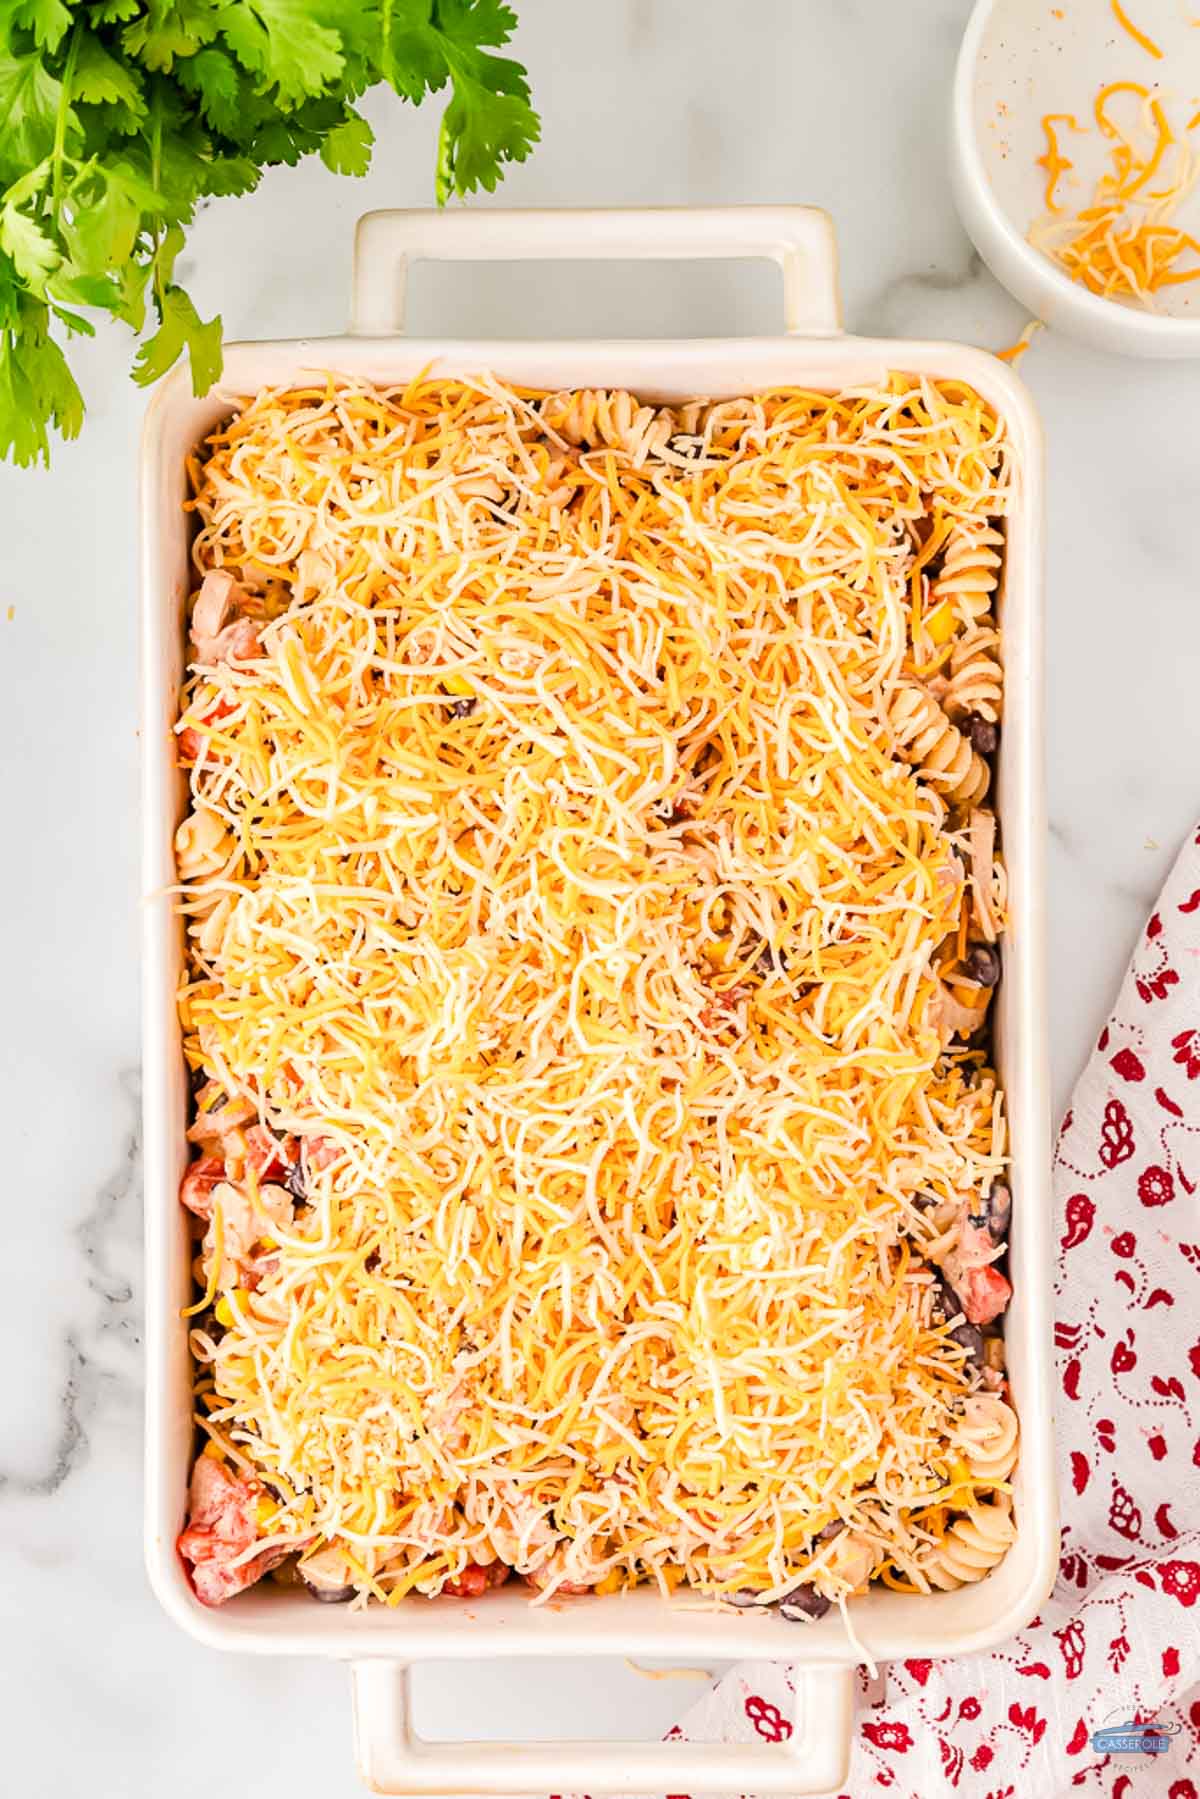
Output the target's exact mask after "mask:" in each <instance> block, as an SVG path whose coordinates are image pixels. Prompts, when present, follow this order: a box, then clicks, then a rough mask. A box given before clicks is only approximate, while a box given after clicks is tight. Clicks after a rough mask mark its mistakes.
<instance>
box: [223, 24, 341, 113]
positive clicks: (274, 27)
mask: <svg viewBox="0 0 1200 1799" xmlns="http://www.w3.org/2000/svg"><path fill="white" fill-rule="evenodd" d="M220 23H221V34H222V36H223V37H224V39H225V41H226V43H227V44H228V45H229V47H230V49H231V50H232V51H233V52H234V54H235V56H237V58H238V60H239V61H240V62H242V63H244V64H245V66H246V68H248V69H251V70H253V71H254V73H255V74H256V75H259V76H260V77H261V79H262V82H263V85H264V86H265V87H269V88H271V89H273V90H274V91H275V92H276V93H277V94H278V96H279V102H280V105H281V106H289V105H295V104H296V103H297V102H298V101H300V100H304V99H307V98H308V97H309V96H311V95H313V94H319V93H321V92H322V91H323V90H324V89H325V88H327V87H329V86H330V85H331V84H332V83H333V82H335V81H336V80H337V78H338V76H339V75H340V74H341V72H342V70H343V68H344V67H345V60H344V58H343V56H342V50H341V39H340V38H339V36H338V34H337V32H336V31H331V30H330V29H329V28H328V26H325V25H322V24H320V23H319V22H318V20H317V19H316V18H314V16H313V8H312V0H227V3H226V5H224V6H223V7H222V8H221V13H220Z"/></svg>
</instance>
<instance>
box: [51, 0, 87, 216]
mask: <svg viewBox="0 0 1200 1799" xmlns="http://www.w3.org/2000/svg"><path fill="white" fill-rule="evenodd" d="M82 38H83V21H82V20H79V21H78V22H77V23H76V26H75V29H74V30H73V31H72V33H71V42H70V43H69V44H68V45H67V60H66V63H65V64H64V66H63V72H62V84H61V86H60V88H59V90H58V113H57V116H56V117H55V120H54V149H53V151H52V153H51V157H52V169H53V173H52V175H51V188H50V191H51V195H52V202H53V209H54V222H55V225H56V226H57V224H58V214H59V209H60V208H61V206H62V198H63V163H64V162H65V160H66V152H67V120H68V118H69V117H70V113H71V83H72V82H73V81H74V79H75V64H76V63H77V62H78V61H79V45H80V43H81V41H82Z"/></svg>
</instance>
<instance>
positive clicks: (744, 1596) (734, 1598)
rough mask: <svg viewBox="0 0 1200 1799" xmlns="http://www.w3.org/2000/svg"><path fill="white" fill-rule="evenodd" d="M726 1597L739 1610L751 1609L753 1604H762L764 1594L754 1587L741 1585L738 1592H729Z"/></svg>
mask: <svg viewBox="0 0 1200 1799" xmlns="http://www.w3.org/2000/svg"><path fill="white" fill-rule="evenodd" d="M725 1597H726V1598H727V1599H728V1601H729V1603H730V1605H736V1606H737V1607H738V1609H739V1611H749V1610H750V1608H751V1607H752V1606H755V1605H761V1604H762V1594H761V1593H756V1592H755V1591H754V1588H753V1587H739V1588H738V1590H737V1592H736V1593H727V1594H726V1595H725Z"/></svg>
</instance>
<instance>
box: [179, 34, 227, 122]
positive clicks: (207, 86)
mask: <svg viewBox="0 0 1200 1799" xmlns="http://www.w3.org/2000/svg"><path fill="white" fill-rule="evenodd" d="M179 80H180V82H181V83H182V85H183V86H184V87H186V88H187V90H188V92H189V93H192V94H195V95H196V98H197V99H198V100H199V102H200V110H201V111H202V112H203V114H204V116H205V118H206V119H207V120H208V121H209V123H210V124H211V125H215V126H216V128H217V130H218V131H221V132H224V133H225V134H226V136H236V134H237V131H238V125H239V119H240V116H241V115H240V111H239V105H238V103H239V100H240V99H241V92H242V78H241V76H240V75H239V73H238V70H237V68H236V66H235V65H234V63H233V61H232V59H231V58H230V57H229V56H227V55H226V53H225V51H224V50H220V49H217V48H216V46H215V45H213V46H210V48H208V49H206V50H199V51H197V53H196V55H195V56H189V57H188V58H187V60H186V61H185V62H181V63H180V65H179Z"/></svg>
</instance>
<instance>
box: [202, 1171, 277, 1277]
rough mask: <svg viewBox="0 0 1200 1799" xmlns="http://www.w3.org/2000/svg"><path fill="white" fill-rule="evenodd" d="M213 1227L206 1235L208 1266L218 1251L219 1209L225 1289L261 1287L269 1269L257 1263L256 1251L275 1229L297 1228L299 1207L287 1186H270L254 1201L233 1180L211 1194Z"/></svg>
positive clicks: (206, 1267)
mask: <svg viewBox="0 0 1200 1799" xmlns="http://www.w3.org/2000/svg"><path fill="white" fill-rule="evenodd" d="M209 1205H210V1211H209V1214H208V1217H209V1225H208V1229H207V1231H206V1232H205V1233H204V1267H205V1270H206V1272H207V1269H208V1265H209V1261H210V1259H211V1257H212V1256H214V1255H215V1254H216V1250H217V1209H218V1207H219V1208H220V1216H221V1238H220V1241H221V1269H220V1273H219V1275H218V1284H219V1285H220V1286H221V1287H230V1286H236V1285H238V1284H241V1285H246V1286H254V1285H257V1282H258V1281H259V1280H260V1279H261V1278H262V1276H263V1275H264V1274H265V1273H267V1272H268V1267H267V1266H266V1265H264V1264H263V1263H261V1261H258V1260H256V1258H255V1255H254V1248H255V1245H256V1244H257V1243H260V1242H261V1241H262V1239H263V1237H265V1236H270V1235H272V1234H273V1233H272V1227H273V1226H274V1227H275V1228H276V1229H278V1230H279V1231H282V1232H287V1231H291V1230H292V1229H294V1227H295V1205H294V1202H293V1200H292V1196H291V1194H290V1193H289V1192H288V1190H287V1188H286V1187H275V1186H272V1185H270V1184H269V1183H268V1185H266V1186H265V1187H260V1188H259V1190H258V1193H257V1194H256V1195H255V1197H254V1199H253V1200H252V1199H251V1196H250V1194H249V1193H246V1192H243V1190H242V1188H241V1187H235V1186H234V1184H233V1182H232V1181H221V1182H219V1183H218V1184H217V1186H215V1187H214V1188H213V1189H212V1191H211V1194H210V1195H209Z"/></svg>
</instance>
